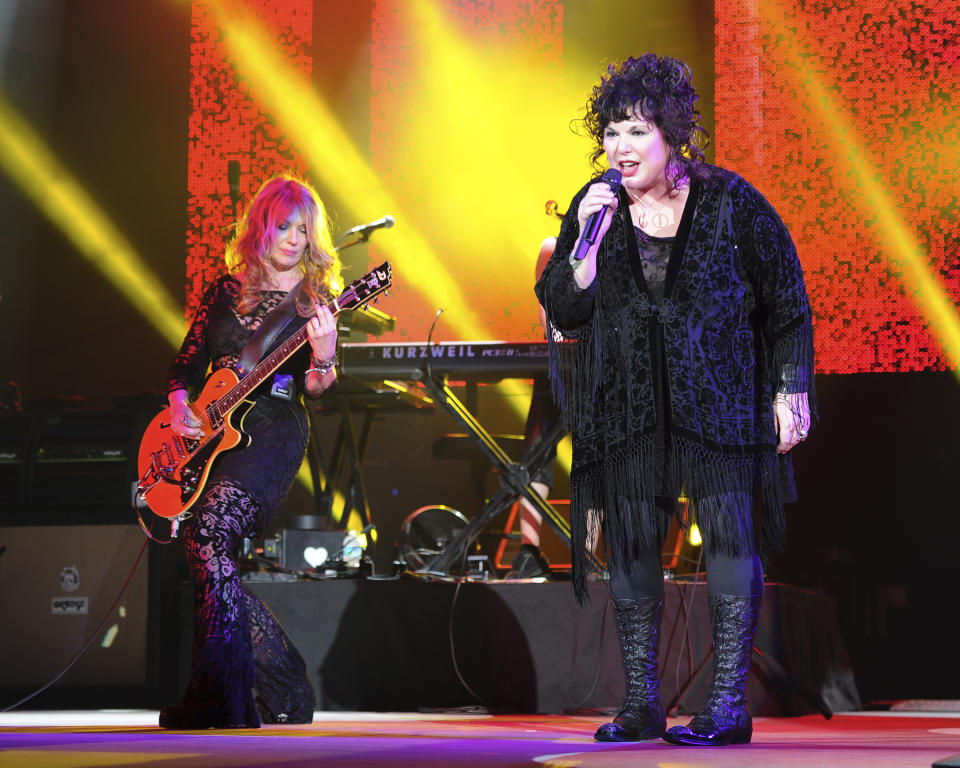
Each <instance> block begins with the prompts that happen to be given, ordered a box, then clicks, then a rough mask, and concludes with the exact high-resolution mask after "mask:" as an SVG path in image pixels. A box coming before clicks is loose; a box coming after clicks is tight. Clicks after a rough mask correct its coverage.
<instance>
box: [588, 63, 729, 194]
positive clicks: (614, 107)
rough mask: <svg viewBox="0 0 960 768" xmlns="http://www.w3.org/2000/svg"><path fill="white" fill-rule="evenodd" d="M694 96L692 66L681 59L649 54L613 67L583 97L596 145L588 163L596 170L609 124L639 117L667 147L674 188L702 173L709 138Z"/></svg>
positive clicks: (670, 174) (589, 129) (591, 133)
mask: <svg viewBox="0 0 960 768" xmlns="http://www.w3.org/2000/svg"><path fill="white" fill-rule="evenodd" d="M698 98H699V97H698V96H697V92H696V91H695V90H694V88H693V83H692V76H691V73H690V67H689V66H687V65H686V64H685V63H684V62H682V61H680V60H679V59H673V58H671V57H669V56H657V55H656V54H655V53H647V54H644V55H643V56H641V57H640V58H639V59H635V58H633V57H632V56H631V57H630V58H629V59H627V60H626V61H622V62H620V63H619V64H611V65H610V66H609V67H608V68H607V74H606V75H604V76H603V77H602V78H601V79H600V82H599V84H597V85H595V86H594V88H593V92H592V93H591V94H590V98H589V99H587V111H586V116H585V117H584V118H583V124H584V127H585V128H586V130H587V132H588V133H589V134H590V136H591V137H593V139H594V140H595V141H596V142H597V146H596V148H595V149H594V151H593V152H592V153H591V155H590V162H591V163H592V164H593V166H594V167H595V168H597V169H598V170H600V168H601V166H600V164H599V162H598V161H599V159H600V157H602V156H603V153H604V149H603V133H604V131H605V130H606V127H607V125H608V124H609V123H612V122H619V121H621V120H629V119H631V118H633V117H634V116H635V115H637V114H639V115H641V116H642V117H644V118H645V119H647V120H649V121H651V122H653V123H654V124H655V125H656V126H657V128H659V129H660V133H662V134H663V139H664V141H665V142H666V143H667V146H669V147H670V160H669V165H668V171H667V176H668V178H669V179H670V180H671V181H672V182H673V185H674V187H677V186H678V185H679V183H680V181H681V180H682V179H683V178H685V177H686V178H692V177H693V176H697V175H700V171H701V169H702V165H703V162H704V155H703V150H704V149H705V148H706V146H707V144H708V142H709V140H710V137H709V134H708V133H707V132H706V130H704V128H703V127H702V126H701V125H700V112H699V111H698V110H697V109H696V108H695V107H694V104H695V102H696V101H697V99H698Z"/></svg>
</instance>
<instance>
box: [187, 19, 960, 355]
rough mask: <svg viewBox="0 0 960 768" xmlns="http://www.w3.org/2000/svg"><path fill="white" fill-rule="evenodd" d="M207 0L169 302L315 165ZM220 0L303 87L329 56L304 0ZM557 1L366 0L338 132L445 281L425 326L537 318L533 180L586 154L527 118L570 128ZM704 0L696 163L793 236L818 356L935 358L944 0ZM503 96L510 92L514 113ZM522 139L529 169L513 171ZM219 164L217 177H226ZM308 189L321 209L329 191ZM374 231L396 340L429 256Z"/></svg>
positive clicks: (517, 326)
mask: <svg viewBox="0 0 960 768" xmlns="http://www.w3.org/2000/svg"><path fill="white" fill-rule="evenodd" d="M209 2H211V0H195V2H194V3H193V43H192V49H191V64H192V67H191V69H192V80H191V92H190V95H191V99H192V102H193V113H192V116H191V122H190V135H189V140H190V148H189V178H188V185H189V226H188V232H187V245H188V263H187V299H188V301H187V307H188V315H189V314H192V310H193V309H194V308H195V306H196V302H197V301H198V300H199V297H200V295H201V292H202V290H203V288H204V287H205V286H206V285H207V284H209V283H210V282H211V280H212V279H213V277H214V276H215V275H216V274H218V273H219V271H220V270H221V269H222V254H223V246H224V243H225V241H226V239H227V237H228V235H229V233H228V231H227V230H226V227H227V226H228V225H229V224H230V223H231V222H232V221H233V217H234V210H235V207H236V204H237V201H238V200H239V201H240V204H241V205H242V203H243V201H246V200H248V199H249V197H250V196H251V195H252V193H253V192H254V191H255V187H256V184H258V183H259V181H260V180H262V179H264V178H266V177H267V176H268V175H270V174H272V173H276V172H279V171H287V170H292V171H294V172H296V173H299V174H302V175H304V176H306V177H307V178H310V176H311V174H312V173H314V174H315V173H318V169H311V168H309V167H307V164H306V163H305V162H304V160H303V159H302V155H301V154H300V152H299V148H297V147H295V146H293V145H292V144H291V142H290V141H289V140H288V138H287V137H286V135H285V134H284V131H283V128H282V126H278V125H277V124H276V123H275V121H274V118H273V117H272V116H271V115H270V114H269V113H268V112H267V111H266V110H265V108H264V107H263V106H262V105H260V104H258V103H257V101H256V100H255V99H254V98H252V96H251V95H250V93H249V92H248V90H247V86H246V85H245V83H244V82H243V81H242V80H241V79H239V78H237V77H236V76H235V74H234V72H233V68H232V64H231V61H230V60H229V57H228V56H227V55H226V54H225V53H224V51H223V48H222V43H221V36H220V33H219V31H218V29H217V27H216V24H215V22H214V17H213V14H211V13H210V11H209V8H208V3H209ZM221 4H222V5H224V6H227V7H235V8H238V9H240V8H242V9H250V10H253V11H255V13H256V16H257V18H258V19H259V20H260V22H261V23H262V24H263V25H264V27H265V29H267V30H268V31H269V34H270V35H271V38H272V39H273V40H274V41H275V42H276V46H277V50H278V51H279V52H280V53H281V54H282V56H283V57H285V59H287V60H288V61H289V64H290V68H291V72H292V73H293V75H292V76H294V77H302V78H303V82H304V86H305V87H308V88H309V87H316V83H315V82H312V80H311V72H312V70H313V69H314V68H320V69H324V68H329V67H331V66H335V63H334V62H331V61H327V60H326V59H327V58H329V56H330V52H329V50H328V49H326V48H325V47H324V46H320V47H319V48H318V47H317V45H316V43H315V41H314V37H316V35H317V34H318V32H317V30H318V26H317V23H318V19H317V17H316V10H315V5H316V3H315V1H314V0H222V3H221ZM565 5H566V4H565V3H564V2H562V0H472V1H468V0H435V1H433V0H431V2H421V1H420V0H418V1H417V2H414V0H409V2H401V1H400V0H367V2H366V5H365V8H368V9H369V16H370V18H369V49H368V51H369V53H368V55H367V57H366V58H365V61H363V62H358V63H357V67H358V69H357V72H360V71H361V70H363V71H364V72H366V71H367V70H366V69H365V68H366V67H369V70H368V71H369V89H370V91H369V92H370V102H369V135H368V136H366V135H365V136H363V137H362V138H363V140H362V141H361V142H360V144H361V145H363V146H362V150H363V151H364V152H368V153H369V159H370V167H371V169H372V171H373V172H374V173H375V174H376V176H377V177H378V178H380V179H382V180H383V181H384V183H385V184H386V185H387V186H388V188H389V189H390V190H392V191H393V192H394V194H395V196H396V197H397V199H398V200H400V201H401V202H402V203H403V205H404V206H405V208H406V209H407V212H408V214H410V215H409V216H408V218H407V219H406V220H404V221H400V220H399V219H398V223H397V227H398V229H397V230H395V232H399V231H400V227H417V228H418V231H420V232H421V233H422V235H423V236H424V238H425V242H428V243H429V245H430V247H431V248H432V249H433V251H434V252H435V254H436V257H437V259H436V261H435V268H436V269H437V270H443V271H444V273H445V274H447V275H449V276H450V277H451V278H452V279H453V280H455V281H456V285H457V287H458V289H459V290H460V293H461V297H462V302H463V303H462V304H461V306H459V307H458V306H447V307H445V309H446V310H447V315H446V316H445V319H444V320H443V321H442V322H441V324H440V328H439V329H438V337H437V338H438V339H456V338H464V336H463V335H462V334H464V333H466V332H467V331H466V330H465V329H466V327H467V326H466V324H463V325H461V327H459V328H458V327H457V326H456V325H455V322H454V321H455V320H456V317H457V313H458V312H459V313H460V314H461V315H463V316H466V315H467V314H468V312H469V313H472V316H473V317H475V318H476V320H477V321H478V322H477V323H475V324H473V325H471V326H470V331H471V332H472V333H476V334H482V336H483V337H484V338H488V339H493V338H502V339H512V340H534V339H536V338H538V337H539V336H540V329H539V326H538V322H537V317H536V311H535V305H534V303H533V296H532V291H531V286H532V282H533V271H534V261H535V256H536V251H537V247H538V245H539V241H540V239H542V237H543V236H545V235H548V234H555V233H556V227H557V222H556V221H555V220H551V219H548V218H546V217H545V216H544V215H543V213H542V210H543V209H542V201H544V200H546V199H547V198H555V199H559V200H561V206H562V205H563V201H565V200H568V199H569V195H570V194H571V193H572V192H573V191H574V190H575V189H576V188H577V187H579V185H580V184H581V183H582V182H583V181H584V180H585V179H586V178H587V176H588V169H587V168H586V164H585V162H584V160H583V157H584V155H585V154H586V151H587V147H586V145H583V146H580V145H577V146H576V148H572V149H571V147H572V146H573V145H570V146H568V145H566V144H563V143H562V142H563V141H565V139H563V138H561V139H557V140H556V143H554V144H549V145H547V144H543V143H542V138H543V136H545V135H546V131H545V126H553V125H557V126H558V127H559V132H560V133H563V132H566V133H569V128H568V122H569V120H570V119H571V118H574V117H576V115H577V111H576V110H577V108H578V107H579V106H582V103H583V100H584V98H585V96H586V93H587V90H588V89H589V85H584V83H592V82H593V81H595V79H596V76H597V75H598V74H599V72H600V70H601V69H602V64H601V63H600V62H593V61H591V63H590V72H589V73H586V75H585V73H584V72H576V73H575V72H573V71H572V70H573V65H572V64H571V62H572V61H573V60H574V59H576V58H577V56H576V55H575V54H576V52H575V51H573V50H570V45H569V41H570V39H571V32H572V31H571V30H566V31H565V29H564V23H565V22H564V18H565ZM714 7H715V69H716V86H715V87H716V91H715V93H716V105H715V109H716V125H715V129H714V132H713V139H714V147H715V152H716V161H717V163H718V164H719V165H722V166H724V167H727V168H730V169H731V170H735V171H737V172H739V173H740V174H742V175H743V176H744V177H746V178H747V179H748V180H749V181H750V182H752V183H753V184H754V185H755V186H757V187H758V188H759V189H760V190H761V192H763V193H764V194H765V195H766V196H767V197H768V198H769V199H770V201H771V202H772V203H773V205H774V206H775V207H776V208H777V210H778V211H779V212H780V214H781V216H782V217H783V218H784V220H785V221H786V223H787V225H788V227H789V228H790V231H791V233H792V234H793V237H794V240H795V241H796V244H797V248H798V251H799V254H800V258H801V261H802V262H803V266H804V270H805V273H806V275H807V284H808V289H809V292H810V296H811V300H812V302H813V307H814V313H815V329H816V351H817V367H818V370H819V371H822V372H827V373H855V372H870V371H912V370H923V369H932V370H942V369H945V368H955V367H956V365H955V361H956V359H957V357H956V355H955V354H954V355H952V356H951V355H949V354H947V353H945V351H944V350H945V349H946V348H948V347H947V345H946V344H945V342H944V338H945V334H944V333H943V332H942V328H943V324H942V320H943V317H944V315H945V314H950V313H951V312H952V314H953V321H952V322H953V323H954V327H955V324H956V317H955V316H956V307H957V304H958V302H960V260H958V247H957V246H958V243H960V220H958V216H960V214H958V210H960V206H958V200H957V190H958V188H960V186H958V184H957V183H956V176H957V171H958V169H960V151H958V149H957V147H960V109H958V108H957V99H958V98H960V97H957V96H956V94H957V93H960V63H958V56H960V10H958V8H957V7H956V5H955V4H950V3H938V2H933V1H932V0H928V1H927V2H920V1H919V0H917V1H916V2H910V3H905V2H902V0H857V2H853V0H825V1H819V0H804V2H800V0H716V2H715V4H714ZM416 9H419V10H416ZM367 12H368V11H366V10H364V11H363V14H366V13H367ZM433 16H435V17H436V18H432V17H433ZM364 24H365V22H363V20H362V19H361V26H363V25H364ZM431 25H433V26H432V27H431ZM359 31H360V32H364V31H363V30H362V29H360V30H359ZM365 34H366V33H365V32H364V35H365ZM565 46H566V48H565ZM640 52H641V51H636V53H640ZM430 56H442V57H444V58H443V61H445V62H447V66H450V67H453V66H459V67H461V68H462V71H460V72H457V73H456V79H454V73H453V72H452V71H451V72H450V73H449V74H450V77H451V80H450V82H449V84H448V83H447V82H446V81H445V80H444V79H443V78H444V76H445V75H446V74H448V73H446V72H445V71H438V69H437V68H436V67H434V66H433V60H432V59H430V58H429V57H430ZM471 57H472V58H471ZM314 58H316V61H314ZM580 58H581V59H582V58H583V57H582V56H581V57H580ZM565 67H566V69H565ZM464 72H466V73H468V74H471V73H472V74H473V75H475V77H474V79H473V80H472V81H470V80H469V78H466V79H465V77H464V74H463V73H464ZM531 73H533V74H531ZM364 77H366V74H364ZM585 77H586V78H587V79H584V78H585ZM425 78H427V79H429V81H430V82H429V84H428V85H429V87H426V86H424V79H425ZM524 78H528V79H526V80H525V79H524ZM344 87H346V85H345V86H344ZM474 97H475V98H476V99H477V101H476V102H475V103H474V102H472V101H471V100H470V99H471V98H474ZM480 99H485V101H483V102H481V101H480ZM498 105H500V106H498ZM504 105H505V106H504ZM472 106H475V109H474V110H473V111H472V112H471V107H472ZM525 108H529V109H530V113H531V114H528V115H521V114H519V112H520V110H522V109H525ZM445 109H455V110H456V114H454V115H453V116H452V117H451V116H450V115H447V114H445V111H444V110H445ZM461 115H462V124H464V125H467V126H468V127H469V128H470V130H471V131H473V132H474V133H472V134H469V135H467V136H466V139H465V138H464V136H463V135H460V132H458V131H456V130H451V129H450V128H449V126H454V128H455V127H456V126H458V125H460V124H461V123H458V122H457V120H458V119H459V118H460V116H461ZM365 121H366V117H365V118H364V121H363V123H364V124H366V122H365ZM431 121H435V122H436V124H437V126H438V130H437V131H435V132H431V130H430V129H431ZM479 121H483V122H482V126H481V127H482V130H478V125H477V123H478V122H479ZM529 126H533V127H534V128H535V130H530V131H529V132H528V128H527V127H529ZM352 127H353V126H352ZM364 132H366V129H364ZM353 133H354V134H356V133H357V131H356V129H355V127H354V130H353ZM477 137H479V138H477ZM531 137H532V139H533V143H532V144H531V143H529V142H530V141H531ZM367 141H368V142H369V143H368V144H367ZM457 142H460V143H459V144H458V143H457ZM530 157H533V158H534V161H535V162H534V164H533V165H531V167H533V168H534V169H535V171H534V172H533V173H527V174H524V173H522V170H523V169H524V168H525V165H524V163H528V162H529V158H530ZM543 158H549V162H543V160H542V159H543ZM537 161H539V162H537ZM231 169H232V171H233V172H232V174H231ZM231 176H232V177H233V178H234V179H239V183H238V184H237V183H235V184H234V185H233V186H232V187H231V184H230V181H231ZM327 181H328V182H329V183H330V184H332V185H334V186H335V181H336V180H333V181H332V182H331V181H330V180H327ZM327 202H328V206H331V205H332V209H333V212H334V214H336V211H337V207H338V206H337V201H336V200H333V201H331V200H329V199H328V200H327ZM387 212H390V211H386V210H383V211H380V210H376V211H375V212H374V215H383V214H384V213H387ZM371 218H373V215H372V216H371ZM354 223H358V222H356V221H352V220H351V221H349V222H347V221H344V222H343V224H344V225H347V224H354ZM335 233H336V232H335ZM521 235H522V236H521ZM395 237H396V235H394V234H393V233H391V232H381V233H378V234H377V236H376V237H375V238H374V239H373V240H372V241H371V244H370V246H369V251H370V252H369V259H368V261H369V263H371V264H373V263H379V261H380V260H382V259H383V258H391V259H393V260H394V262H395V264H394V266H395V270H394V277H395V282H396V289H395V290H394V292H393V293H392V295H391V297H390V299H389V301H388V303H386V304H384V305H383V306H382V308H383V309H385V310H386V311H388V312H390V313H391V314H393V315H395V316H397V317H398V320H399V322H398V329H397V331H396V332H395V333H393V334H391V335H389V336H387V337H385V339H384V340H387V339H396V340H402V339H414V340H418V339H422V338H425V336H426V333H427V331H428V329H429V327H430V323H431V321H432V318H433V314H434V312H435V310H436V309H437V306H436V301H437V299H436V297H434V298H432V299H429V298H427V297H426V295H425V294H424V293H423V292H422V291H418V290H417V287H418V285H419V284H423V283H425V282H427V281H430V280H431V279H432V277H433V275H431V274H429V273H426V274H425V273H423V272H422V271H421V270H414V269H409V268H407V265H406V264H405V263H404V260H403V256H402V254H401V255H399V256H397V255H396V254H391V253H390V249H389V247H388V244H389V243H390V242H391V240H390V238H395ZM358 253H359V251H358ZM350 258H351V259H353V258H355V256H354V252H350ZM356 266H358V267H362V265H356ZM358 273H359V271H358ZM350 277H351V275H349V274H348V275H347V278H348V279H350ZM938 296H939V297H942V299H943V300H942V301H940V302H939V303H938V302H937V301H935V300H934V299H936V298H937V297H938ZM477 328H479V329H480V330H476V329H477ZM951 361H953V362H951Z"/></svg>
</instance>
